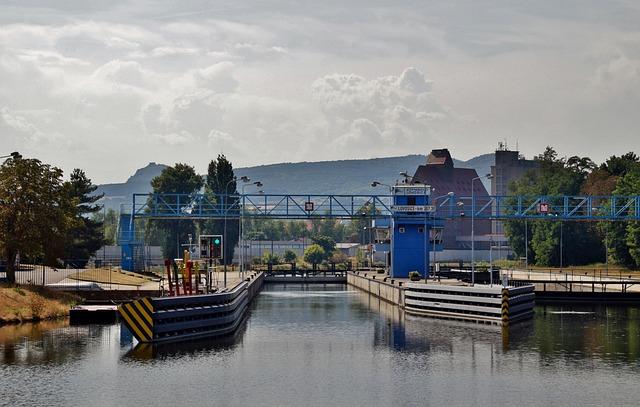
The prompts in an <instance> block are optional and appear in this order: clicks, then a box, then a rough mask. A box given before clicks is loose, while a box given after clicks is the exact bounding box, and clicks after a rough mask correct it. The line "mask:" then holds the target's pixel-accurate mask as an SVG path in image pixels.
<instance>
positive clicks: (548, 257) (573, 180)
mask: <svg viewBox="0 0 640 407" xmlns="http://www.w3.org/2000/svg"><path fill="white" fill-rule="evenodd" d="M535 159H536V160H538V161H539V162H540V167H539V169H537V170H533V171H530V172H528V173H526V174H525V175H524V176H523V177H522V178H521V179H520V180H518V181H516V182H514V183H513V184H512V185H510V189H511V191H512V193H513V194H514V195H521V196H538V195H546V196H558V195H578V194H579V193H580V191H581V190H582V187H583V185H584V184H585V182H586V180H587V179H589V177H591V174H592V172H591V171H593V169H594V168H595V164H594V163H593V162H592V161H591V159H589V158H587V157H577V156H574V157H570V158H569V159H565V158H558V153H557V152H556V151H555V150H554V149H553V148H551V147H547V148H546V149H545V151H544V152H543V153H542V154H540V155H538V156H536V158H535ZM556 205H557V203H556ZM504 227H505V232H506V234H507V237H508V239H509V244H510V245H511V247H512V248H513V250H514V252H515V253H516V255H518V256H519V257H523V256H525V246H526V245H525V240H524V239H525V236H524V229H525V228H524V221H521V220H508V221H504ZM561 228H562V243H563V250H562V252H563V253H562V259H561V258H560V247H559V246H560V238H561V236H560V235H561ZM527 236H528V239H529V240H528V247H529V250H530V253H529V256H528V258H529V260H530V262H531V263H535V264H538V265H542V266H557V265H560V264H568V263H570V264H588V263H592V262H594V261H599V260H601V259H602V254H603V253H604V245H603V243H602V239H601V238H600V237H599V235H598V233H597V227H596V226H594V225H593V224H588V223H586V222H567V223H564V224H562V225H561V224H560V223H559V222H558V221H546V222H545V221H537V222H529V224H528V234H527Z"/></svg>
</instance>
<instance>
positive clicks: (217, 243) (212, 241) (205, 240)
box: [199, 235, 224, 259]
mask: <svg viewBox="0 0 640 407" xmlns="http://www.w3.org/2000/svg"><path fill="white" fill-rule="evenodd" d="M199 241H200V258H201V259H222V258H223V257H224V254H223V253H224V251H223V249H222V248H223V243H222V235H200V238H199Z"/></svg>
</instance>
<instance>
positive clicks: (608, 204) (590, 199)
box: [123, 194, 640, 221]
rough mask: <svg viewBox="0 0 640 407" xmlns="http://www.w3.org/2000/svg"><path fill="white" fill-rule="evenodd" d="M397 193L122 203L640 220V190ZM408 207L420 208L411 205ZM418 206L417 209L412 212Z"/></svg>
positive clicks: (203, 215)
mask: <svg viewBox="0 0 640 407" xmlns="http://www.w3.org/2000/svg"><path fill="white" fill-rule="evenodd" d="M393 198H394V196H393V195H312V194H307V195H302V194H298V195H292V194H246V195H210V194H134V195H133V201H132V203H131V205H130V206H128V207H127V208H123V209H124V210H125V211H126V212H128V213H130V214H131V215H132V218H152V219H175V218H180V219H224V218H238V217H240V216H245V217H249V218H272V219H314V218H339V219H353V218H360V217H367V218H384V217H389V216H392V215H394V216H398V215H402V216H412V215H413V216H421V217H423V216H425V214H427V213H428V214H429V217H432V216H433V217H435V218H440V219H452V218H461V217H475V218H477V219H497V220H509V219H547V220H582V221H599V220H609V221H637V220H640V196H547V195H540V196H481V197H467V196H460V197H459V196H455V195H451V196H449V195H447V196H444V197H441V198H444V199H441V200H438V201H437V202H431V203H432V204H431V205H417V206H415V208H411V207H410V206H409V205H402V206H394V205H393ZM409 209H416V210H415V211H410V210H409ZM414 212H415V213H414Z"/></svg>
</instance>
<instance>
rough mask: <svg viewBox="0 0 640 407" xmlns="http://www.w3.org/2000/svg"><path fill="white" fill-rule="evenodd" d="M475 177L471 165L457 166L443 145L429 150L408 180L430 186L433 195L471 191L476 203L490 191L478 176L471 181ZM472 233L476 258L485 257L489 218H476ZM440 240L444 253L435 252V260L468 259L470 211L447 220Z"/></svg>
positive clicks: (463, 195)
mask: <svg viewBox="0 0 640 407" xmlns="http://www.w3.org/2000/svg"><path fill="white" fill-rule="evenodd" d="M482 175H485V174H482ZM478 176H479V174H478V173H477V172H476V170H475V169H473V168H456V167H455V166H454V163H453V159H452V158H451V153H450V152H449V150H448V149H446V148H443V149H437V150H432V151H431V153H430V154H429V155H428V156H427V162H426V163H425V164H424V165H420V166H419V167H418V168H417V169H416V171H415V173H414V175H413V177H412V178H411V182H412V183H414V184H425V185H430V186H431V191H432V194H433V196H439V195H440V196H441V195H446V194H448V193H449V192H453V193H454V195H455V196H456V197H469V196H471V195H472V194H473V195H474V196H475V197H476V202H479V203H480V202H483V201H484V202H486V201H488V199H489V194H488V192H487V190H486V189H485V187H484V185H483V183H482V182H481V180H479V179H476V181H472V180H473V179H474V178H478ZM472 184H473V185H472ZM472 188H473V193H472ZM474 234H475V251H476V258H477V259H478V260H482V259H488V258H489V246H490V244H491V243H490V241H491V239H490V235H491V221H490V220H486V219H482V220H476V221H475V233H474ZM442 241H443V242H442V246H443V252H442V253H438V260H440V261H445V260H463V261H469V260H471V253H470V249H471V214H469V216H463V217H459V218H456V219H455V220H447V221H446V222H445V223H444V233H443V238H442Z"/></svg>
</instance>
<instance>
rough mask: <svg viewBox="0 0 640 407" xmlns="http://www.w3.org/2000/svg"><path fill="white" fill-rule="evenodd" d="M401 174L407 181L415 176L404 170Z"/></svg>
mask: <svg viewBox="0 0 640 407" xmlns="http://www.w3.org/2000/svg"><path fill="white" fill-rule="evenodd" d="M400 175H401V176H403V177H404V182H405V183H407V182H408V180H409V178H411V180H413V179H414V177H413V176H411V175H409V174H408V173H407V172H406V171H402V172H401V173H400Z"/></svg>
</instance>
